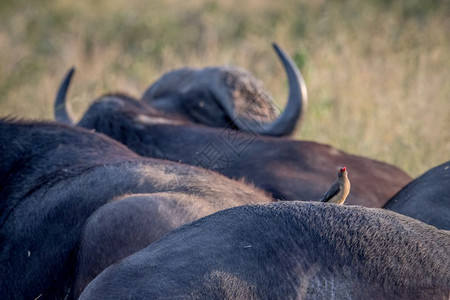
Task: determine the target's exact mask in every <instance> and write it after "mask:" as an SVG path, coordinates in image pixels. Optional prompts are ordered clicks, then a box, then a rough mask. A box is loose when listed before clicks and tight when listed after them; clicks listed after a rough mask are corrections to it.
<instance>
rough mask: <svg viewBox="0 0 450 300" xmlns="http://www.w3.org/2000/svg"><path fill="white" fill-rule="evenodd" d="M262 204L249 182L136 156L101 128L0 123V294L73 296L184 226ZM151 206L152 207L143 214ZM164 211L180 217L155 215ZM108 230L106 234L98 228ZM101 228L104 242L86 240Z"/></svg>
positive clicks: (14, 296)
mask: <svg viewBox="0 0 450 300" xmlns="http://www.w3.org/2000/svg"><path fill="white" fill-rule="evenodd" d="M122 200H124V202H122ZM112 201H113V202H112ZM269 201H271V199H270V198H268V197H266V196H265V194H264V193H263V192H261V191H259V190H258V189H256V188H253V187H251V186H247V185H245V184H243V183H241V182H237V181H232V180H230V179H228V178H225V177H223V176H221V175H219V174H217V173H214V172H211V171H208V170H204V169H201V168H196V167H192V166H188V165H183V164H179V163H173V162H169V161H162V160H157V159H150V158H143V157H140V156H139V155H137V154H135V153H134V152H132V151H130V150H129V149H128V148H126V147H125V146H123V145H122V144H119V143H118V142H116V141H114V140H111V139H110V138H108V137H106V136H103V135H102V134H97V133H93V132H89V131H87V130H85V129H82V128H75V127H70V126H65V125H62V124H51V123H38V122H17V121H13V120H5V119H3V120H0V245H1V247H0V274H1V277H0V291H1V292H0V294H1V296H2V298H4V299H35V298H37V297H41V296H42V297H43V298H60V299H62V298H66V296H69V297H70V296H71V295H75V297H76V295H77V293H79V292H80V291H81V290H82V288H83V287H84V285H85V284H86V283H88V282H89V279H92V278H93V277H95V275H96V274H93V273H92V272H97V273H99V272H100V271H101V270H102V269H103V268H106V267H107V266H109V264H110V263H113V262H115V261H116V260H119V259H121V258H123V257H125V256H127V255H129V254H131V253H133V252H134V251H136V250H138V249H141V248H143V247H145V246H147V245H148V244H149V243H151V242H153V241H154V240H155V239H157V238H159V237H160V236H161V235H162V234H164V233H166V232H168V231H170V230H172V229H174V228H176V227H177V226H179V225H181V224H183V223H186V222H189V221H192V220H196V219H197V218H199V217H202V216H205V215H207V214H210V213H212V212H216V211H218V210H221V209H224V208H228V207H231V206H236V205H242V204H246V203H260V202H269ZM143 202H146V203H147V204H146V205H144V204H145V203H143ZM174 203H175V204H174ZM136 205H138V206H139V207H140V210H139V212H140V213H141V215H139V213H135V211H136V209H135V207H136ZM174 205H175V206H176V209H175V208H172V206H174ZM155 207H159V208H160V209H159V210H158V214H157V215H156V216H155V218H153V219H149V218H152V215H154V214H155V213H156V212H155V211H154V208H155ZM164 209H165V211H164ZM114 214H115V215H116V216H118V217H114ZM144 215H145V218H144V217H143V216H144ZM125 216H126V219H122V223H120V222H119V221H120V217H125ZM161 216H163V217H164V218H165V219H164V220H169V219H170V218H171V217H172V218H179V219H177V220H173V221H171V222H168V221H164V220H163V221H164V222H163V221H161V222H158V219H157V218H158V217H161ZM105 217H106V218H105ZM102 218H103V219H102ZM99 220H102V222H99ZM148 222H150V223H151V225H152V226H147V224H149V223H148ZM117 226H118V227H117ZM108 228H109V233H108V234H109V235H107V236H106V233H107V232H108V230H106V231H102V230H105V229H108ZM98 232H103V233H104V234H105V235H102V236H100V238H103V240H102V239H99V240H95V241H94V240H89V238H91V237H92V238H93V239H94V238H96V236H95V233H98ZM109 237H113V240H114V242H115V244H113V243H111V244H109V242H108V238H109ZM93 241H94V245H92V242H93ZM102 242H105V243H102ZM112 246H114V247H112ZM111 258H113V260H111ZM87 263H89V264H90V265H89V266H87V267H86V264H87ZM74 287H75V288H74ZM74 289H75V290H74Z"/></svg>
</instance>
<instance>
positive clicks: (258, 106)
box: [55, 44, 307, 136]
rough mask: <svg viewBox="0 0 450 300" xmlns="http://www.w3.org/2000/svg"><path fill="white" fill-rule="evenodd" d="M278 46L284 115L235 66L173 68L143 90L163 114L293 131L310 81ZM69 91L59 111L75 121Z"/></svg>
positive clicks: (61, 117)
mask: <svg viewBox="0 0 450 300" xmlns="http://www.w3.org/2000/svg"><path fill="white" fill-rule="evenodd" d="M273 47H274V49H275V51H276V53H277V55H278V57H279V58H280V60H281V62H282V63H283V66H284V68H285V71H286V74H287V78H288V82H289V97H288V101H287V104H286V107H285V109H284V112H283V113H282V114H281V116H278V113H277V110H276V108H275V106H274V104H273V101H272V99H271V98H270V96H269V95H268V93H267V92H266V91H264V89H263V88H262V85H261V83H259V82H258V81H257V80H256V79H255V78H254V77H253V76H252V75H251V74H249V73H248V72H247V71H245V70H244V69H241V68H238V67H235V66H220V67H208V68H204V69H192V68H183V69H178V70H174V71H171V72H169V73H167V74H165V75H164V76H162V77H161V78H160V79H159V80H158V81H156V82H155V83H154V84H153V85H152V86H151V87H150V88H149V89H148V90H147V91H146V92H145V93H144V95H143V102H145V103H147V104H149V106H150V107H151V109H153V110H155V111H157V112H158V114H159V115H162V116H167V115H169V116H171V117H174V116H176V118H177V119H182V120H184V121H186V122H190V123H194V124H204V125H207V126H211V127H232V128H235V129H238V130H243V131H250V132H252V133H257V134H261V135H270V136H285V135H290V134H292V133H293V132H294V131H295V129H296V128H297V127H298V125H299V122H300V119H301V115H302V112H303V111H304V110H305V108H306V104H307V91H306V85H305V82H304V81H303V78H302V75H301V73H300V71H299V70H298V68H297V66H296V64H295V63H294V62H293V61H292V60H291V59H290V57H289V56H288V55H287V54H286V53H285V52H284V51H283V50H282V49H281V48H280V47H279V46H277V45H276V44H273ZM73 72H74V69H73V68H72V70H71V71H70V75H69V76H67V77H66V81H64V83H63V86H65V89H67V87H68V85H69V82H70V77H71V76H72V73H73ZM61 90H64V88H63V89H61ZM64 95H65V92H63V93H62V94H59V95H58V97H57V100H56V102H55V115H56V119H57V120H58V121H61V122H63V123H66V124H71V123H72V121H71V118H70V115H69V113H68V112H67V111H66V108H65V105H66V104H65V98H64Z"/></svg>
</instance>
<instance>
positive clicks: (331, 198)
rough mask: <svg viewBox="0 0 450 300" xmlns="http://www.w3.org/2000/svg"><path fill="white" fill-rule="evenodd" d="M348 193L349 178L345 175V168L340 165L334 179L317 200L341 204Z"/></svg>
mask: <svg viewBox="0 0 450 300" xmlns="http://www.w3.org/2000/svg"><path fill="white" fill-rule="evenodd" d="M348 193H350V180H348V177H347V168H346V167H342V168H340V169H339V171H338V175H337V178H336V180H335V181H334V182H333V184H332V185H331V187H330V188H329V189H328V191H327V192H326V193H325V194H324V195H323V196H322V198H320V200H319V201H320V202H330V203H337V204H343V203H344V201H345V199H346V198H347V196H348Z"/></svg>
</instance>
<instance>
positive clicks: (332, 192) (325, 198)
mask: <svg viewBox="0 0 450 300" xmlns="http://www.w3.org/2000/svg"><path fill="white" fill-rule="evenodd" d="M339 189H340V186H339V182H338V181H337V180H336V181H335V182H334V183H333V184H332V185H331V187H330V188H329V189H328V191H327V192H326V193H325V194H324V195H323V196H322V198H320V200H319V201H320V202H327V201H328V200H330V199H331V198H333V196H335V195H336V194H337V193H339Z"/></svg>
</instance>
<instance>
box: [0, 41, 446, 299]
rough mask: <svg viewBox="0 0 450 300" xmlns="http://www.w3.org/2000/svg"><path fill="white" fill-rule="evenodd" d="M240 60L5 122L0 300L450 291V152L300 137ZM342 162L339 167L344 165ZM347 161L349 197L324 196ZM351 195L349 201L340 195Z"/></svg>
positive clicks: (292, 107) (291, 71)
mask: <svg viewBox="0 0 450 300" xmlns="http://www.w3.org/2000/svg"><path fill="white" fill-rule="evenodd" d="M274 48H275V51H276V53H277V55H278V57H279V58H280V61H281V63H282V64H283V66H284V69H285V72H286V75H287V81H288V84H289V96H288V100H287V104H286V107H285V109H284V111H283V112H282V113H280V114H279V113H278V111H277V108H276V106H275V105H274V102H273V100H272V98H271V97H270V96H269V94H268V93H267V92H266V91H265V90H264V88H263V86H262V84H261V83H260V82H259V81H258V80H256V79H255V78H254V77H253V75H251V74H250V73H248V72H247V71H246V70H244V69H241V68H238V67H235V66H217V67H207V68H203V69H193V68H182V69H177V70H173V71H171V72H169V73H166V74H165V75H163V76H162V77H161V78H160V79H159V80H157V81H156V82H155V83H154V84H153V85H152V86H151V87H150V88H149V89H147V90H146V91H145V92H144V94H143V96H142V98H141V99H140V100H138V99H136V98H133V97H131V96H128V95H126V94H119V93H115V94H106V95H104V96H101V97H99V98H98V99H97V100H96V101H94V102H93V104H92V105H91V106H90V107H89V108H88V109H87V111H86V112H85V113H84V115H83V116H82V118H81V119H80V121H79V122H77V123H75V122H74V121H73V119H74V118H73V117H72V114H71V113H70V109H69V107H68V103H67V101H66V95H67V91H68V89H69V85H70V82H71V79H72V77H73V74H74V69H71V70H70V71H69V72H68V73H67V75H66V77H65V78H64V80H63V82H62V83H61V85H60V87H59V90H58V93H57V96H56V99H55V105H54V109H55V119H56V122H49V121H33V120H23V119H20V118H18V117H13V116H10V117H4V118H1V119H0V274H1V277H0V295H1V298H2V299H448V297H449V296H450V231H449V230H450V161H449V162H446V163H443V164H442V165H439V166H437V167H435V168H432V169H430V170H429V171H427V172H426V173H424V174H423V175H421V176H420V177H418V178H416V179H414V180H413V179H412V178H411V177H409V176H408V175H407V174H406V173H405V172H403V171H402V170H400V169H399V168H397V167H395V166H393V165H389V164H386V163H383V162H380V161H375V160H373V159H369V158H366V157H362V156H357V155H352V154H349V153H345V152H343V151H341V150H339V149H336V148H333V147H331V146H328V145H324V144H319V143H316V142H312V141H300V140H293V139H292V138H291V137H290V136H292V135H293V134H294V133H295V132H296V130H298V129H299V127H300V126H299V125H300V124H301V122H302V116H303V114H304V113H305V109H306V105H307V92H306V85H305V83H304V80H303V78H302V75H301V73H300V71H299V70H298V68H297V66H296V64H295V63H294V62H293V61H292V59H291V58H290V57H289V56H288V55H287V54H286V53H285V52H284V51H283V50H282V49H281V48H280V47H279V46H277V45H276V44H274ZM344 166H345V168H343V167H344ZM339 168H341V170H348V179H349V180H350V182H351V190H350V194H349V196H348V198H347V201H346V203H345V205H339V204H334V203H323V202H319V199H320V198H321V196H322V195H323V194H324V193H325V192H326V191H327V190H328V188H329V187H330V185H331V183H332V182H333V180H334V178H335V174H336V171H337V170H338V169H339ZM348 204H350V205H348Z"/></svg>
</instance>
